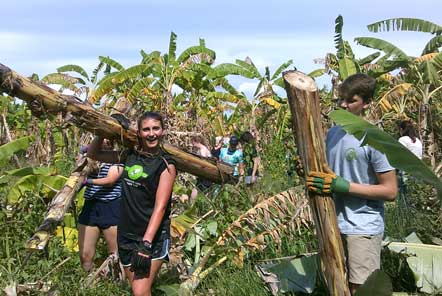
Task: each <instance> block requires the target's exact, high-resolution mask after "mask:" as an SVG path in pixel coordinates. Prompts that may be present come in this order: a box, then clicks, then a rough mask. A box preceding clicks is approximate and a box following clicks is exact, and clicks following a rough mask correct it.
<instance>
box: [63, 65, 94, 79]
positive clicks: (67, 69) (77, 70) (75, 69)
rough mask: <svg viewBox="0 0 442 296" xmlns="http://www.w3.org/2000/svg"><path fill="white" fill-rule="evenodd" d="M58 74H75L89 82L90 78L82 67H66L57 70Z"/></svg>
mask: <svg viewBox="0 0 442 296" xmlns="http://www.w3.org/2000/svg"><path fill="white" fill-rule="evenodd" d="M57 72H59V73H61V72H75V73H78V74H80V75H81V76H83V77H84V78H86V80H89V76H88V75H87V72H86V71H85V70H84V69H83V68H82V67H80V66H77V65H64V66H61V67H58V68H57Z"/></svg>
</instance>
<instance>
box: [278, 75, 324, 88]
mask: <svg viewBox="0 0 442 296" xmlns="http://www.w3.org/2000/svg"><path fill="white" fill-rule="evenodd" d="M283 77H284V80H285V81H286V82H287V83H288V84H290V85H292V86H293V87H295V88H297V89H300V90H304V91H308V92H315V91H316V90H317V89H318V87H317V86H316V83H315V81H314V80H313V78H311V77H310V76H308V75H306V74H304V73H302V72H299V71H287V72H284V74H283Z"/></svg>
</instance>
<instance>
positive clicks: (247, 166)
mask: <svg viewBox="0 0 442 296" xmlns="http://www.w3.org/2000/svg"><path fill="white" fill-rule="evenodd" d="M191 143H192V147H193V149H194V152H195V153H196V154H197V155H199V156H202V157H205V158H211V157H214V158H217V159H218V160H219V161H222V162H225V163H227V164H230V165H232V166H233V176H235V177H238V178H239V181H240V182H241V181H244V183H245V184H246V185H249V186H251V185H253V184H254V183H256V181H257V180H258V178H259V170H258V168H259V166H260V164H261V158H260V157H259V155H258V151H257V149H256V143H255V137H254V136H253V135H252V133H250V132H248V131H246V132H244V133H242V134H241V136H240V137H239V138H238V137H237V136H235V135H233V136H231V137H222V136H219V137H217V138H216V145H215V146H214V147H213V148H212V149H209V148H208V147H207V146H206V144H205V141H204V139H203V138H202V137H201V136H194V137H192V139H191ZM211 186H212V183H211V182H210V181H208V180H206V179H203V178H197V182H196V187H195V188H194V189H193V190H192V193H191V199H194V198H195V197H196V196H197V194H198V191H200V192H202V193H205V192H207V191H208V190H209V189H210V187H211Z"/></svg>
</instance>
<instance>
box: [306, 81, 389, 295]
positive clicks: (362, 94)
mask: <svg viewBox="0 0 442 296" xmlns="http://www.w3.org/2000/svg"><path fill="white" fill-rule="evenodd" d="M375 86H376V81H375V79H373V78H371V77H370V76H368V75H366V74H355V75H352V76H349V77H348V78H347V79H345V80H344V82H343V83H342V85H341V86H340V88H339V94H340V100H339V106H340V107H341V108H343V109H345V110H347V111H349V112H351V113H353V114H355V115H358V116H363V115H364V113H365V111H366V110H367V109H368V108H369V106H370V102H371V100H372V98H373V95H374V91H375ZM326 146H327V161H328V165H329V168H330V169H331V171H329V172H328V173H322V172H310V173H309V176H308V178H307V186H308V188H309V190H311V191H314V192H319V193H333V197H334V201H335V206H336V214H337V219H338V226H339V229H340V232H341V237H342V240H343V243H344V247H345V251H346V260H347V267H348V276H349V278H348V280H349V286H350V291H351V293H352V294H354V293H355V292H356V289H357V288H358V287H359V286H360V285H361V284H363V283H364V282H365V280H366V279H367V278H368V276H369V275H370V274H371V273H372V272H373V271H375V270H376V269H379V268H380V254H381V242H382V237H383V234H384V201H394V200H395V198H396V194H397V181H396V173H395V169H394V168H393V167H392V166H391V165H390V164H389V163H388V161H387V158H386V156H385V155H384V154H382V153H381V152H379V151H377V150H375V149H374V148H372V147H370V146H361V142H360V141H359V140H357V139H356V138H355V137H354V136H352V135H350V134H347V133H346V132H345V131H344V130H343V129H342V128H341V127H340V126H335V127H332V128H331V129H330V130H329V131H328V134H327V140H326Z"/></svg>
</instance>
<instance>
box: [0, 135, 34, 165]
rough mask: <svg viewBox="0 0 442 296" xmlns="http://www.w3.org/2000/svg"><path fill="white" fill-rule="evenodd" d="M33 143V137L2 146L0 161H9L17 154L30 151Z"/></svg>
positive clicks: (0, 147) (0, 148)
mask: <svg viewBox="0 0 442 296" xmlns="http://www.w3.org/2000/svg"><path fill="white" fill-rule="evenodd" d="M33 141H34V137H33V136H26V137H22V138H19V139H17V140H14V141H11V142H9V143H7V144H4V145H2V146H0V161H4V160H8V159H9V158H10V157H11V156H12V155H14V154H15V153H17V152H19V151H23V150H26V149H28V147H29V145H31V143H32V142H33Z"/></svg>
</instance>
